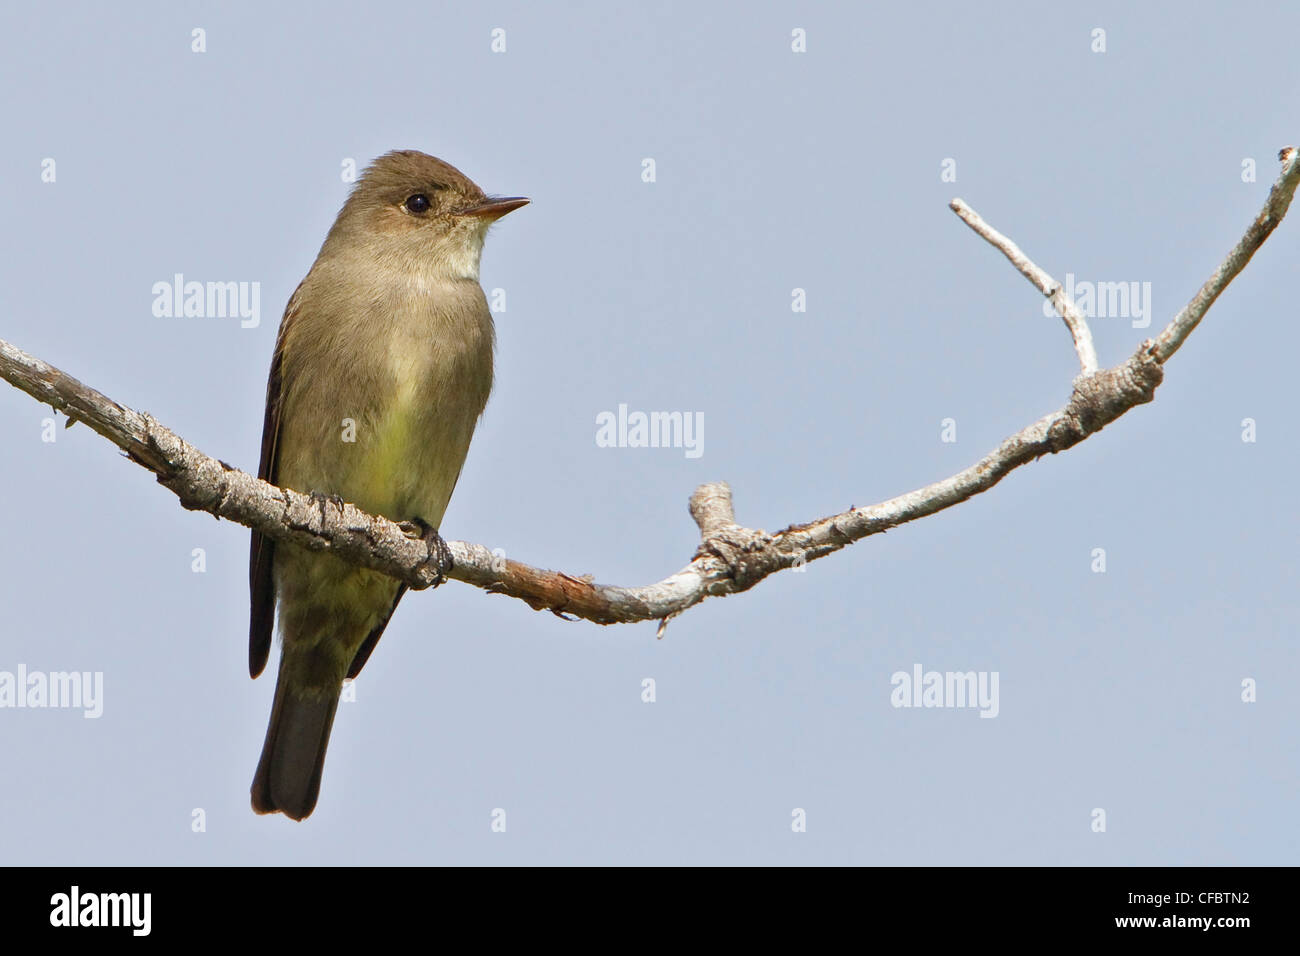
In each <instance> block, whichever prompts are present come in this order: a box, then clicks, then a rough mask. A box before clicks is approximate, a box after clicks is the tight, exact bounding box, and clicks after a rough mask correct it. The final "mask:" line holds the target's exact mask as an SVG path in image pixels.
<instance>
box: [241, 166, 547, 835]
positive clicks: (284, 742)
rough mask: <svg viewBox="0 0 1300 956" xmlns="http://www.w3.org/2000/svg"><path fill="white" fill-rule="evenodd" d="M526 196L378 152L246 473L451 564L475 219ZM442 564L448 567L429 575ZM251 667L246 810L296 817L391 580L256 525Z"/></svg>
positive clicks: (476, 338) (297, 327) (313, 275)
mask: <svg viewBox="0 0 1300 956" xmlns="http://www.w3.org/2000/svg"><path fill="white" fill-rule="evenodd" d="M527 202H528V200H527V199H521V198H510V199H490V198H488V197H487V196H486V195H484V193H483V191H482V190H481V189H479V188H478V186H476V185H474V183H472V182H471V181H470V180H469V179H467V178H466V177H465V176H464V175H462V174H461V173H460V172H459V171H458V170H456V169H455V168H453V167H452V166H449V165H448V164H447V163H444V162H443V161H442V160H440V159H435V158H434V157H432V156H428V155H425V154H424V153H420V152H415V151H412V150H402V151H397V152H391V153H388V154H386V155H384V156H381V157H380V158H379V159H377V160H375V161H374V163H373V164H372V165H371V166H370V167H369V168H368V169H367V170H366V171H365V173H364V174H363V175H362V176H361V178H360V179H359V180H358V181H357V183H356V186H355V187H354V188H353V190H352V193H351V195H350V196H349V197H348V199H347V201H346V202H345V203H344V205H343V209H342V210H341V211H340V212H339V215H338V218H337V219H336V220H335V221H334V225H333V227H332V228H331V229H330V231H329V235H328V236H326V238H325V243H324V245H322V246H321V249H320V253H319V254H318V255H317V257H316V261H315V263H314V264H313V265H312V267H311V271H310V272H308V273H307V277H306V278H305V279H303V280H302V283H301V284H300V285H299V286H298V288H297V290H296V291H295V292H294V293H293V295H292V296H291V297H290V299H289V304H288V307H287V308H286V309H285V312H284V318H283V319H282V320H281V322H280V332H279V335H278V337H277V339H276V346H275V355H274V357H273V358H272V360H271V375H270V381H269V382H268V384H267V389H266V420H265V423H264V425H263V431H262V462H261V466H260V468H259V470H258V476H259V477H261V478H263V479H265V480H267V481H269V482H271V483H272V484H275V485H279V486H281V487H286V488H291V489H293V490H295V491H301V492H304V493H309V494H312V495H315V496H318V497H319V498H320V500H321V502H322V506H324V502H325V499H326V498H328V499H332V500H335V501H338V500H340V499H342V500H346V501H349V502H352V503H353V504H355V505H356V506H357V507H358V508H361V509H362V510H364V511H369V512H371V513H374V514H380V515H383V516H385V517H387V518H390V519H392V520H394V521H403V522H409V523H410V524H409V525H408V527H412V528H416V529H419V530H418V531H415V532H413V533H419V534H421V536H423V537H425V538H426V540H428V541H429V542H430V546H431V549H432V548H434V546H435V545H436V548H437V550H438V553H439V554H440V555H442V556H443V560H444V561H447V562H449V560H450V554H449V552H447V550H446V546H445V544H444V543H443V542H442V540H441V538H438V537H437V530H436V529H437V528H438V526H439V524H440V523H441V521H442V516H443V512H444V511H446V509H447V501H448V499H450V498H451V492H452V489H453V488H455V486H456V479H457V478H458V477H459V476H460V470H461V466H462V465H463V464H464V462H465V456H466V454H467V453H468V451H469V444H470V438H471V437H472V436H473V434H474V427H475V426H476V425H477V423H478V420H479V416H480V415H481V414H482V412H483V407H484V405H485V404H486V403H487V399H488V393H489V392H490V391H491V389H492V352H493V347H494V331H493V326H492V314H491V312H490V311H489V309H488V304H487V300H486V298H485V297H484V295H483V290H482V288H481V287H480V286H479V282H478V274H479V255H480V253H481V252H482V249H483V238H484V236H485V234H486V233H487V229H488V226H489V225H490V224H491V223H493V222H494V221H495V220H497V219H498V218H500V217H501V216H504V215H505V214H506V213H508V212H510V211H511V210H513V209H518V208H519V207H520V206H522V205H524V204H525V203H527ZM444 570H445V569H444ZM249 589H250V592H251V596H252V616H251V621H250V624H249V631H248V670H249V673H250V674H251V675H252V676H253V677H256V676H257V675H258V674H260V673H261V672H262V669H263V668H264V667H265V666H266V660H267V655H268V654H269V652H270V648H271V630H272V622H273V619H274V616H275V608H276V605H277V604H278V606H279V616H280V636H281V656H280V674H279V678H278V680H277V683H276V688H275V702H274V703H273V704H272V707H271V722H270V726H269V727H267V731H266V743H265V744H264V746H263V748H262V758H261V761H260V762H259V763H258V766H257V774H256V776H255V777H254V778H253V787H252V797H253V809H254V810H256V811H257V812H258V813H274V812H276V811H280V812H283V813H284V814H286V815H287V816H290V817H292V818H294V819H295V820H301V819H303V818H304V817H306V816H308V815H309V814H310V813H311V812H312V810H313V809H314V808H315V806H316V798H317V796H318V794H319V793H320V782H321V768H322V767H323V765H324V762H325V748H326V746H327V745H328V743H329V735H330V728H331V726H332V725H333V723H334V712H335V710H336V708H337V707H338V701H339V694H340V693H341V691H342V686H343V681H344V679H345V678H350V677H356V676H357V674H358V673H359V672H360V671H361V668H362V666H363V665H364V664H365V662H366V659H367V658H368V657H369V656H370V654H371V652H372V651H373V650H374V649H375V644H376V642H378V640H379V637H380V635H381V634H383V632H384V627H385V625H387V623H388V619H389V618H390V617H391V616H392V613H393V611H394V610H395V609H396V608H397V602H398V601H399V600H400V599H401V597H402V593H403V592H404V591H405V590H406V588H405V586H404V585H402V584H399V583H398V582H397V581H395V580H394V579H393V578H390V577H387V576H386V575H383V574H379V573H377V572H374V571H368V570H365V569H362V568H358V567H355V566H353V565H349V564H345V563H344V562H342V561H340V560H339V559H338V558H336V557H334V556H333V555H331V554H329V553H322V552H317V551H308V550H306V549H304V548H300V547H298V546H296V545H290V544H285V543H282V542H280V543H278V542H276V541H274V540H272V539H270V538H266V537H263V536H262V535H260V534H258V533H257V532H256V531H254V532H253V541H252V552H251V556H250V561H249Z"/></svg>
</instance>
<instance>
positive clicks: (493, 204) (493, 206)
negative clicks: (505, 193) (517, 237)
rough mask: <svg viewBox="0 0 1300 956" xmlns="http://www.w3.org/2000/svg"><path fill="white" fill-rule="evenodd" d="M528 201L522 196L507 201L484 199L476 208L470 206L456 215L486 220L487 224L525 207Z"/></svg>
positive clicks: (512, 197)
mask: <svg viewBox="0 0 1300 956" xmlns="http://www.w3.org/2000/svg"><path fill="white" fill-rule="evenodd" d="M527 205H528V200H527V199H525V198H523V197H522V196H511V197H510V198H508V199H485V200H483V201H482V202H481V203H479V204H478V205H476V206H470V207H469V208H467V209H462V210H461V211H460V212H459V213H457V215H459V216H477V217H478V218H480V219H486V220H488V221H489V222H491V221H493V220H495V219H500V218H501V217H502V216H504V215H505V214H506V213H508V212H513V211H514V210H516V209H518V208H519V207H520V206H527Z"/></svg>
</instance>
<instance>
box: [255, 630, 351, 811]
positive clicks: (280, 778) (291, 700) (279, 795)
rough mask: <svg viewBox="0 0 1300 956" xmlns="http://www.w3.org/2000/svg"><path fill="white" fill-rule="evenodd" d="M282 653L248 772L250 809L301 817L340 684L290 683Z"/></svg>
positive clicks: (314, 788) (310, 804) (312, 792)
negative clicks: (257, 753)
mask: <svg viewBox="0 0 1300 956" xmlns="http://www.w3.org/2000/svg"><path fill="white" fill-rule="evenodd" d="M287 657H289V655H287V654H282V655H281V657H280V673H279V676H278V677H277V678H276V685H275V703H274V704H272V705H271V723H270V725H269V726H268V727H267V728H266V742H265V743H264V744H263V745H262V759H261V760H259V761H258V764H257V773H256V775H254V777H253V809H254V810H256V811H257V812H258V813H276V812H282V813H284V814H285V816H289V817H292V818H293V819H295V820H302V819H304V818H305V817H308V816H310V815H311V812H312V810H314V809H316V798H317V796H318V795H319V794H320V777H321V770H322V769H323V768H324V766H325V748H326V747H328V746H329V742H330V728H331V727H332V726H333V725H334V712H335V711H336V710H337V709H338V706H339V695H340V694H341V693H342V692H343V686H342V683H341V682H340V683H339V684H336V685H334V686H333V688H332V689H330V688H325V689H318V688H315V687H312V688H300V687H298V686H296V682H295V681H293V680H291V679H290V675H289V674H287V673H286V670H285V659H286V658H287Z"/></svg>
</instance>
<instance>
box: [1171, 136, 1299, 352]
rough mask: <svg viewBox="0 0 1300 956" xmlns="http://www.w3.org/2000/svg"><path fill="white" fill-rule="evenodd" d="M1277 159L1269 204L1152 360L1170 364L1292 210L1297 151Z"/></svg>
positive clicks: (1284, 152)
mask: <svg viewBox="0 0 1300 956" xmlns="http://www.w3.org/2000/svg"><path fill="white" fill-rule="evenodd" d="M1277 158H1278V159H1280V160H1281V161H1282V174H1281V175H1280V176H1278V178H1277V182H1275V183H1274V184H1273V188H1272V189H1270V190H1269V193H1268V202H1266V203H1264V208H1263V209H1261V210H1260V212H1259V215H1258V216H1256V217H1255V221H1254V222H1252V223H1251V224H1250V228H1249V229H1247V230H1246V234H1245V235H1244V236H1242V237H1241V241H1240V242H1239V243H1237V245H1236V246H1234V247H1233V249H1232V251H1231V252H1229V253H1228V257H1227V258H1226V259H1224V260H1223V262H1222V263H1221V264H1220V265H1219V268H1217V269H1215V270H1214V275H1212V276H1210V277H1209V278H1208V279H1206V280H1205V285H1203V286H1201V288H1200V290H1199V291H1198V292H1197V293H1196V295H1194V296H1192V301H1191V302H1188V303H1187V305H1185V306H1183V308H1182V311H1180V312H1179V313H1178V314H1177V315H1176V316H1174V320H1173V321H1172V322H1170V323H1169V325H1168V326H1167V327H1166V328H1165V330H1164V331H1163V332H1161V333H1160V336H1159V337H1158V338H1157V339H1156V345H1155V356H1156V358H1157V359H1158V360H1159V361H1161V362H1167V361H1169V357H1170V356H1171V355H1173V354H1174V353H1175V352H1177V351H1178V349H1179V348H1181V347H1182V344H1183V342H1185V341H1186V340H1187V336H1189V335H1191V334H1192V329H1194V328H1196V326H1197V324H1198V323H1199V322H1200V321H1201V318H1202V317H1203V316H1204V315H1205V313H1206V312H1208V311H1209V309H1210V306H1212V305H1214V300H1215V299H1217V298H1218V297H1219V293H1221V292H1222V291H1223V290H1224V289H1226V288H1227V287H1228V283H1229V282H1231V281H1232V280H1233V279H1235V278H1236V277H1237V274H1238V273H1239V272H1241V270H1242V269H1244V268H1246V263H1247V262H1249V261H1250V259H1251V256H1253V255H1254V254H1255V251H1256V250H1257V249H1259V247H1260V246H1262V245H1263V244H1264V240H1265V239H1267V238H1268V237H1269V236H1270V235H1271V234H1272V232H1273V230H1274V229H1276V228H1277V224H1278V223H1280V222H1281V221H1282V217H1283V216H1285V215H1286V211H1287V210H1288V209H1290V208H1291V197H1292V196H1294V195H1295V190H1296V184H1297V183H1300V150H1297V149H1296V148H1295V147H1294V146H1286V147H1284V148H1283V149H1282V150H1281V151H1280V152H1279V153H1278V154H1277Z"/></svg>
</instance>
